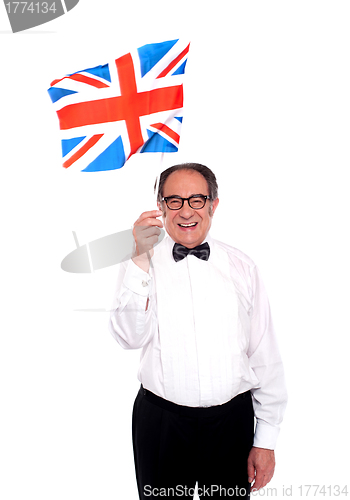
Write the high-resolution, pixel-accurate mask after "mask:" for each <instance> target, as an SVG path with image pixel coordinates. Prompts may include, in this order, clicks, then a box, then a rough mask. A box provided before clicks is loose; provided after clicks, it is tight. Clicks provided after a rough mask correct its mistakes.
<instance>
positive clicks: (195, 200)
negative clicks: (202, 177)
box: [162, 194, 210, 210]
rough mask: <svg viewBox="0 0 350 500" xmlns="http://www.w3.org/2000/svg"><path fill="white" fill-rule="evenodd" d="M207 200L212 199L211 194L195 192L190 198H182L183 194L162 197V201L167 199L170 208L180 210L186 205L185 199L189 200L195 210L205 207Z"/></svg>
mask: <svg viewBox="0 0 350 500" xmlns="http://www.w3.org/2000/svg"><path fill="white" fill-rule="evenodd" d="M207 200H210V196H205V195H204V194H194V195H193V196H190V197H189V198H181V196H167V197H164V198H162V201H165V203H166V206H167V207H168V208H169V210H180V208H182V207H183V206H184V202H185V201H187V202H188V204H189V206H190V207H191V208H192V209H193V210H200V209H201V208H203V207H204V205H205V204H206V202H207Z"/></svg>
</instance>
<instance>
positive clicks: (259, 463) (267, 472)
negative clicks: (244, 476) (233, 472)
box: [248, 446, 275, 491]
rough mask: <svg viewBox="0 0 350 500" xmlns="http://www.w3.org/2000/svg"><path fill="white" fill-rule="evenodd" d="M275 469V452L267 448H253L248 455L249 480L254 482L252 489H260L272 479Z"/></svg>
mask: <svg viewBox="0 0 350 500" xmlns="http://www.w3.org/2000/svg"><path fill="white" fill-rule="evenodd" d="M274 470H275V452H274V451H273V450H266V449H265V448H256V447H254V446H253V448H252V449H251V450H250V453H249V456H248V481H249V482H250V483H252V482H253V480H254V484H253V485H252V486H251V490H253V491H258V490H260V488H263V487H264V486H266V485H267V483H269V482H270V481H271V479H272V476H273V473H274Z"/></svg>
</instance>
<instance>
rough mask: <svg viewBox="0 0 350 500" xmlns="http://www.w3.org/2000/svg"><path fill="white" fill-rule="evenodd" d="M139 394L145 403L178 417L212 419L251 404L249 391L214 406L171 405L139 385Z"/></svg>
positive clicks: (171, 403) (170, 402)
mask: <svg viewBox="0 0 350 500" xmlns="http://www.w3.org/2000/svg"><path fill="white" fill-rule="evenodd" d="M139 394H140V395H141V396H142V397H145V398H146V400H147V401H149V402H150V403H152V404H155V405H157V406H160V407H161V408H163V409H164V410H167V411H171V412H173V413H178V414H180V415H185V416H188V417H214V416H216V415H221V414H222V413H225V412H226V411H228V410H231V409H233V408H234V407H235V406H236V407H237V408H238V407H239V406H240V405H242V404H243V403H245V402H248V401H250V402H251V394H250V391H247V392H243V393H242V394H238V396H235V397H234V398H232V399H231V400H230V401H227V403H223V404H222V405H215V406H208V407H203V406H199V407H198V406H194V407H193V406H183V405H178V404H176V403H173V402H172V401H168V400H167V399H163V398H161V397H160V396H157V395H156V394H154V393H153V392H151V391H149V390H148V389H145V388H144V387H143V385H142V384H141V388H140V390H139Z"/></svg>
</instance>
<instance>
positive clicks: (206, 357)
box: [110, 163, 286, 499]
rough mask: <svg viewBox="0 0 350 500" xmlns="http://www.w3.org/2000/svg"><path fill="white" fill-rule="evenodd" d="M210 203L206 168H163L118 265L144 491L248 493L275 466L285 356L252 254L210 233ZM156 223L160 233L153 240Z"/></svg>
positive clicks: (115, 322) (117, 320)
mask: <svg viewBox="0 0 350 500" xmlns="http://www.w3.org/2000/svg"><path fill="white" fill-rule="evenodd" d="M218 204H219V199H218V190H217V182H216V178H215V175H214V174H213V172H212V171H211V170H210V169H208V168H207V167H205V166H203V165H199V164H196V163H188V164H181V165H175V166H173V167H171V168H169V169H167V170H165V171H164V172H163V173H162V175H161V178H160V183H159V190H158V208H159V211H158V210H154V211H149V212H144V213H143V214H142V215H141V216H140V217H139V219H138V220H137V221H136V223H135V225H134V231H133V234H134V238H135V253H134V256H133V258H132V260H130V261H129V262H128V263H124V264H123V265H122V266H121V270H120V274H119V283H118V291H117V304H116V308H115V310H114V311H113V312H112V314H111V320H110V329H111V332H112V334H113V336H114V337H115V339H116V340H117V341H118V342H119V344H120V345H121V346H122V347H123V348H125V349H136V348H142V353H141V362H140V369H139V373H138V378H139V380H140V382H141V384H142V385H141V389H140V391H139V393H138V395H137V398H136V400H135V405H134V411H133V445H134V457H135V467H136V477H137V484H138V490H139V495H140V499H146V498H158V497H162V498H176V497H177V496H178V497H180V496H181V497H191V498H193V492H194V487H195V484H196V482H197V483H198V494H199V496H200V498H222V497H225V496H226V497H229V496H231V497H232V496H236V497H239V498H247V497H248V496H249V491H250V488H251V485H252V486H253V487H254V488H255V489H257V490H258V489H260V488H262V487H263V486H265V485H266V484H267V483H268V482H269V481H270V480H271V478H272V476H273V472H274V466H275V460H274V451H273V450H274V447H275V445H276V439H277V435H278V431H279V424H280V422H281V420H282V416H283V413H284V408H285V404H286V391H285V386H284V377H283V368H282V363H281V360H280V356H279V352H278V348H277V344H276V339H275V334H274V330H273V325H272V321H271V316H270V309H269V304H268V299H267V296H266V292H265V289H264V286H263V284H262V281H261V278H260V276H259V272H258V270H257V268H256V266H255V264H254V263H253V262H252V260H251V259H250V258H249V257H247V256H246V255H245V254H243V253H242V252H240V251H239V250H237V249H235V248H232V247H230V246H228V245H226V244H224V243H221V242H219V241H216V240H214V239H212V238H211V237H210V235H209V230H210V226H211V223H212V219H213V216H214V213H215V211H216V209H217V206H218ZM161 215H162V216H163V223H162V222H161V221H160V220H159V219H158V217H160V216H161ZM163 224H164V228H165V230H166V232H167V233H168V236H167V237H166V238H164V240H163V241H162V242H161V243H160V244H159V245H157V246H155V247H154V245H155V244H156V243H157V242H158V236H159V234H160V228H162V227H163ZM153 247H154V248H153ZM254 415H255V420H256V426H255V431H254Z"/></svg>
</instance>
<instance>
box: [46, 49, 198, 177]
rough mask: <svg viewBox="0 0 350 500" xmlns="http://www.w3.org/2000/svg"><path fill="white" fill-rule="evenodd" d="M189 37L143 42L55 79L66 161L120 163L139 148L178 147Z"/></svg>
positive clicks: (96, 165) (105, 166)
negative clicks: (106, 60) (110, 59)
mask: <svg viewBox="0 0 350 500" xmlns="http://www.w3.org/2000/svg"><path fill="white" fill-rule="evenodd" d="M188 51H189V43H184V42H183V41H181V40H170V41H166V42H162V43H154V44H148V45H144V46H143V47H140V48H138V49H137V50H135V51H134V52H130V53H128V54H126V55H123V56H122V57H119V58H118V59H116V60H115V61H113V62H112V63H109V64H105V65H103V66H96V67H95V68H89V69H85V70H83V71H78V72H77V73H73V74H71V75H67V76H65V77H64V78H61V79H59V80H54V81H53V82H52V83H51V87H50V89H49V90H48V92H49V94H50V97H51V100H52V102H53V104H54V107H55V110H56V112H57V115H58V119H59V123H60V129H61V139H62V155H63V166H64V167H65V168H68V167H71V166H72V168H74V169H75V168H77V169H79V170H83V171H84V172H96V171H101V170H114V169H117V168H121V167H122V166H123V165H124V163H125V162H126V161H127V160H128V159H129V158H130V156H131V155H133V154H135V153H146V152H165V153H169V152H176V151H177V150H178V146H179V141H180V130H181V124H182V118H183V109H182V108H183V86H182V82H183V76H184V73H185V66H186V62H187V54H188Z"/></svg>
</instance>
